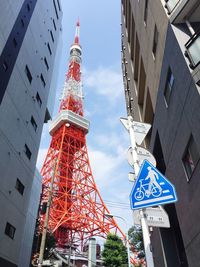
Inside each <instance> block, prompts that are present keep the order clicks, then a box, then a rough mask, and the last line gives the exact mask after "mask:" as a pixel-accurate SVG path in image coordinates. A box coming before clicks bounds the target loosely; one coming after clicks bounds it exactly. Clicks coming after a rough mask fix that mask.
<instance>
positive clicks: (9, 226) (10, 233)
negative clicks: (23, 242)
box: [4, 222, 16, 239]
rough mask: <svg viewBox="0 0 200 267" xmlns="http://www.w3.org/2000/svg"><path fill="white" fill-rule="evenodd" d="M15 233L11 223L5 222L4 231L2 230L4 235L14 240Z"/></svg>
mask: <svg viewBox="0 0 200 267" xmlns="http://www.w3.org/2000/svg"><path fill="white" fill-rule="evenodd" d="M15 232H16V228H15V227H14V226H13V225H12V224H11V223H9V222H7V223H6V227H5V230H4V234H5V235H7V236H8V237H10V238H11V239H14V237H15Z"/></svg>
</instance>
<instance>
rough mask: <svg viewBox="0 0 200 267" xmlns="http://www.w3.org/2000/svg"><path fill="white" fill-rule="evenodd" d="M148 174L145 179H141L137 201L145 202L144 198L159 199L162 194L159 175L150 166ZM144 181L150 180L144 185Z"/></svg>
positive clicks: (136, 193) (136, 196)
mask: <svg viewBox="0 0 200 267" xmlns="http://www.w3.org/2000/svg"><path fill="white" fill-rule="evenodd" d="M147 170H148V174H147V176H146V177H145V179H140V181H139V183H140V186H139V187H138V188H137V189H136V190H137V191H136V192H135V194H134V196H135V198H136V199H137V200H139V201H140V200H143V199H144V197H145V196H146V197H148V198H149V197H150V196H151V195H152V196H153V197H159V196H160V195H161V194H162V188H161V186H160V185H159V183H158V182H157V180H158V179H159V177H158V175H157V173H156V172H155V171H154V170H153V169H152V168H151V167H150V166H149V167H148V168H147ZM143 180H149V182H148V183H143Z"/></svg>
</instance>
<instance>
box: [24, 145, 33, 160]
mask: <svg viewBox="0 0 200 267" xmlns="http://www.w3.org/2000/svg"><path fill="white" fill-rule="evenodd" d="M24 153H25V154H26V156H27V158H28V159H29V160H31V157H32V152H31V150H30V148H29V147H28V146H27V144H25V145H24Z"/></svg>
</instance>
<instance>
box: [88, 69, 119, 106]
mask: <svg viewBox="0 0 200 267" xmlns="http://www.w3.org/2000/svg"><path fill="white" fill-rule="evenodd" d="M83 72H84V87H88V88H92V90H93V92H95V93H97V94H99V95H102V96H106V97H107V98H108V100H109V101H110V102H114V101H116V99H117V98H118V97H122V95H123V89H122V88H123V83H122V74H121V72H120V71H116V70H114V68H112V67H107V68H103V67H98V68H97V69H95V70H86V69H85V70H84V71H83Z"/></svg>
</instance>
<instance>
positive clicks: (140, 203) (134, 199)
mask: <svg viewBox="0 0 200 267" xmlns="http://www.w3.org/2000/svg"><path fill="white" fill-rule="evenodd" d="M130 200H131V208H132V209H140V208H143V207H152V206H157V205H162V204H165V203H172V202H176V201H177V197H176V192H175V188H174V186H173V185H172V184H171V183H170V181H168V180H167V178H166V177H164V176H163V175H162V174H161V173H160V172H159V171H158V170H157V169H156V168H155V167H154V166H153V165H152V164H151V163H149V162H148V161H147V160H144V162H143V165H142V167H141V169H140V173H139V175H138V178H137V180H136V182H135V185H134V187H133V189H132V192H131V195H130Z"/></svg>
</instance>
